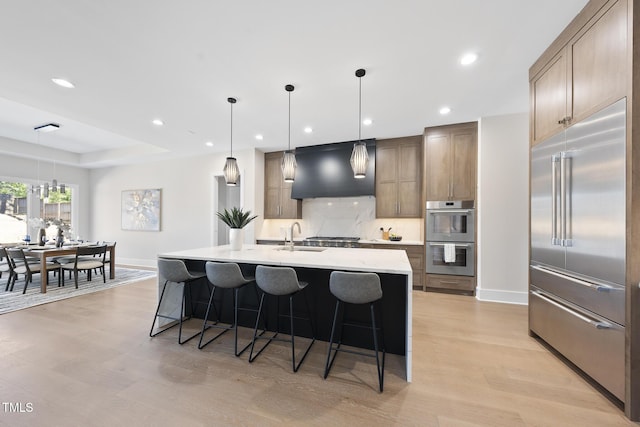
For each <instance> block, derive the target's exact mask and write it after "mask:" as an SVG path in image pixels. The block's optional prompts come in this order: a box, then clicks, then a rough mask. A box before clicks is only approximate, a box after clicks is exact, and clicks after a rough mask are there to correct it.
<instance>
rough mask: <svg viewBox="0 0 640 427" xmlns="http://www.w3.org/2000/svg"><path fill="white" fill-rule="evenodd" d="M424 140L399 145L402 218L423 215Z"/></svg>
mask: <svg viewBox="0 0 640 427" xmlns="http://www.w3.org/2000/svg"><path fill="white" fill-rule="evenodd" d="M421 169H422V141H421V138H417V140H414V141H412V142H408V143H402V144H400V145H399V146H398V193H397V197H398V213H397V216H399V217H402V218H420V217H421V216H422V194H421V193H422V185H421V182H422V173H421Z"/></svg>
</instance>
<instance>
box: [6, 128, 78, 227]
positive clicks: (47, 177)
mask: <svg viewBox="0 0 640 427" xmlns="http://www.w3.org/2000/svg"><path fill="white" fill-rule="evenodd" d="M0 140H1V138H0ZM53 178H54V164H53V162H45V161H40V162H39V166H38V161H37V160H34V159H29V158H23V157H15V156H11V155H8V154H1V153H0V180H3V181H13V180H15V181H20V182H25V183H28V184H36V183H37V182H40V183H42V182H44V181H48V182H51V180H52V179H53ZM55 178H56V179H57V180H58V183H60V184H63V183H64V184H66V185H74V186H77V188H76V190H75V191H76V193H74V196H76V199H75V202H76V203H78V206H77V210H74V212H73V215H74V216H75V217H74V219H73V222H74V228H75V229H74V234H75V235H77V236H81V237H82V238H89V230H90V221H89V212H90V200H89V197H88V195H89V194H90V193H91V186H90V182H89V170H87V169H84V168H77V167H73V166H65V165H63V164H60V163H56V165H55Z"/></svg>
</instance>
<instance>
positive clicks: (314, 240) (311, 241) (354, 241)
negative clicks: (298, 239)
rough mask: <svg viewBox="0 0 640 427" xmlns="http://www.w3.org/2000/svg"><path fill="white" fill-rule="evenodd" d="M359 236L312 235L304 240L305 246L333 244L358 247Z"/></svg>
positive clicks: (333, 245)
mask: <svg viewBox="0 0 640 427" xmlns="http://www.w3.org/2000/svg"><path fill="white" fill-rule="evenodd" d="M358 240H360V238H359V237H344V236H312V237H307V238H305V239H304V241H303V242H302V243H303V245H305V246H332V247H336V248H338V247H343V248H356V247H358Z"/></svg>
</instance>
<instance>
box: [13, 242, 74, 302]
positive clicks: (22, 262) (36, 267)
mask: <svg viewBox="0 0 640 427" xmlns="http://www.w3.org/2000/svg"><path fill="white" fill-rule="evenodd" d="M6 253H7V256H8V258H9V261H10V262H11V263H12V268H13V272H14V274H13V283H12V284H11V287H10V289H9V291H13V287H14V285H15V283H16V279H17V278H18V276H19V275H20V274H24V288H23V289H22V293H23V294H24V293H26V292H27V286H28V285H29V283H30V282H32V281H33V275H34V274H37V273H40V274H42V273H43V272H42V271H41V265H40V262H38V263H33V262H29V260H28V259H27V257H26V255H25V253H24V251H23V250H22V248H7V249H6ZM45 268H46V271H45V273H46V274H49V272H50V271H58V272H60V265H59V264H56V263H53V262H48V263H46V265H45ZM61 275H62V274H58V286H60V276H61Z"/></svg>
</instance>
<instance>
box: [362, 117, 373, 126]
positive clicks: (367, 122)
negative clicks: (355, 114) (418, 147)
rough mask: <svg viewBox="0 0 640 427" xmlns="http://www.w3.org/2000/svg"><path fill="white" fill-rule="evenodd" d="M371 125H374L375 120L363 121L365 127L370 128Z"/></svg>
mask: <svg viewBox="0 0 640 427" xmlns="http://www.w3.org/2000/svg"><path fill="white" fill-rule="evenodd" d="M371 123H373V120H371V119H364V120H363V121H362V124H363V125H365V126H369V125H370V124H371Z"/></svg>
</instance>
